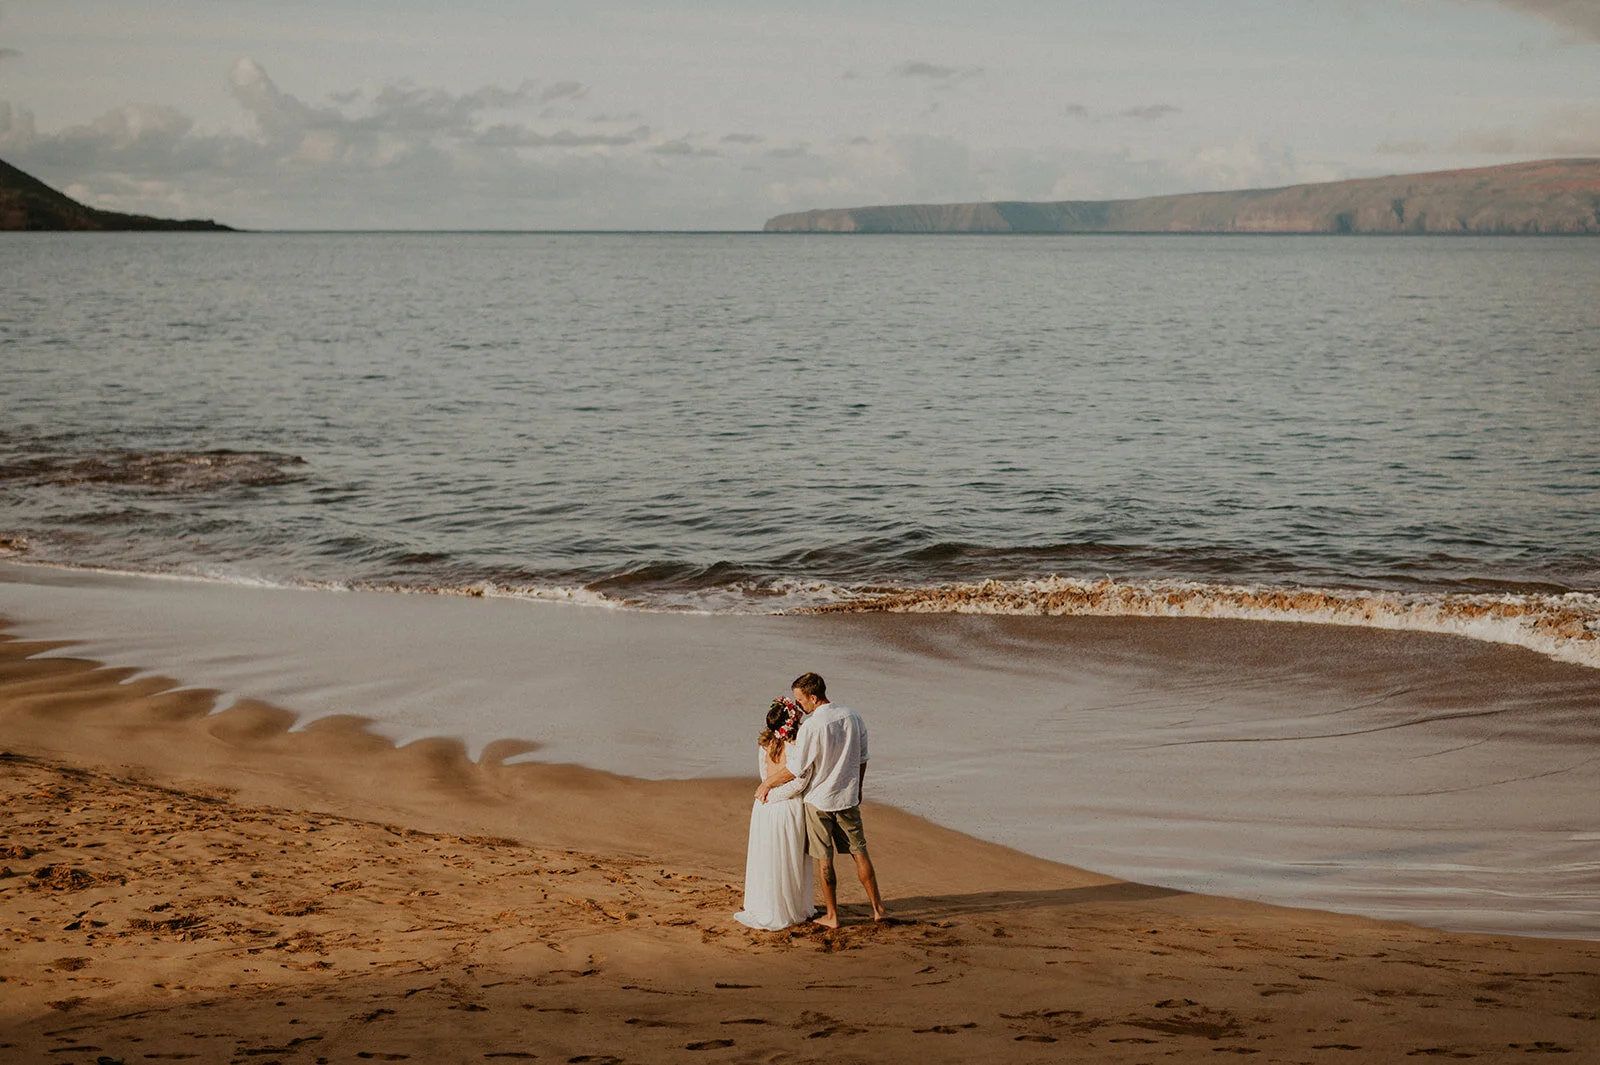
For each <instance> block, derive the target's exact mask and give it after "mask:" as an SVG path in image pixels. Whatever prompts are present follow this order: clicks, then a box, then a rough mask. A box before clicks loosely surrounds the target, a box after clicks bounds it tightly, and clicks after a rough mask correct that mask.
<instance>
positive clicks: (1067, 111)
mask: <svg viewBox="0 0 1600 1065" xmlns="http://www.w3.org/2000/svg"><path fill="white" fill-rule="evenodd" d="M1061 113H1062V114H1064V115H1066V116H1067V117H1068V118H1078V119H1083V120H1085V121H1089V122H1114V121H1116V120H1117V119H1119V118H1131V119H1136V120H1138V121H1140V122H1155V121H1158V120H1159V119H1163V118H1166V117H1167V116H1168V115H1177V114H1182V113H1183V108H1181V107H1177V106H1175V105H1173V104H1138V105H1136V106H1133V107H1124V108H1123V109H1122V110H1120V111H1107V112H1104V113H1102V114H1098V115H1097V114H1095V113H1094V112H1092V111H1090V110H1089V109H1088V108H1087V107H1085V106H1083V105H1082V104H1067V105H1066V107H1064V108H1062V109H1061Z"/></svg>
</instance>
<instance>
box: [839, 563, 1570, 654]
mask: <svg viewBox="0 0 1600 1065" xmlns="http://www.w3.org/2000/svg"><path fill="white" fill-rule="evenodd" d="M812 609H814V610H817V611H822V612H833V611H840V610H844V611H889V612H903V613H957V614H1033V615H1083V616H1099V617H1188V618H1232V619H1238V620H1245V621H1273V622H1297V623H1305V624H1320V625H1354V626H1360V627H1363V628H1373V629H1390V630H1405V631H1411V632H1433V633H1443V634H1447V635H1452V636H1463V637H1466V638H1468V639H1473V640H1480V641H1483V642H1486V643H1501V644H1513V645H1515V646H1519V647H1526V648H1528V649H1529V650H1532V651H1537V652H1539V653H1540V654H1544V655H1548V656H1549V657H1551V658H1553V659H1556V660H1557V661H1561V662H1572V663H1575V664H1577V665H1582V666H1588V667H1590V668H1600V595H1595V594H1591V593H1586V592H1569V593H1566V594H1561V595H1539V594H1513V593H1503V594H1474V593H1456V592H1418V593H1403V592H1385V591H1366V590H1357V589H1337V588H1310V587H1292V586H1291V587H1285V586H1274V585H1230V584H1211V583H1207V582H1201V581H1179V580H1157V581H1114V580H1109V579H1108V580H1100V581H1088V580H1081V579H1077V578H1072V577H1059V576H1053V577H1046V578H1041V579H1038V580H1018V581H998V580H990V581H979V582H974V583H970V584H947V585H940V586H937V587H928V588H908V589H905V590H902V591H896V592H889V593H883V594H879V595H875V596H870V597H865V598H861V599H857V600H855V601H852V602H847V603H840V604H837V605H831V606H820V607H814V608H812Z"/></svg>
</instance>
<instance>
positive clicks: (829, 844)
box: [756, 673, 888, 928]
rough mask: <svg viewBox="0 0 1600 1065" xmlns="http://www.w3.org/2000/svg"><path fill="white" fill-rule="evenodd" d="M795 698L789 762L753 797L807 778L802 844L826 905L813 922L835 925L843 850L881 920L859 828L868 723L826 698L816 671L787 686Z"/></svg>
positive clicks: (875, 916)
mask: <svg viewBox="0 0 1600 1065" xmlns="http://www.w3.org/2000/svg"><path fill="white" fill-rule="evenodd" d="M791 687H792V689H793V692H794V701H795V702H797V703H799V704H800V709H801V710H802V711H804V712H805V715H806V717H805V723H804V724H803V725H802V726H801V727H800V734H799V735H798V736H797V737H796V738H795V740H794V742H793V743H791V744H790V745H789V757H788V759H787V763H788V764H787V765H783V766H779V767H778V768H777V769H775V770H773V772H772V775H771V776H769V777H768V778H767V779H766V780H763V781H762V782H761V786H760V787H759V788H757V789H756V799H757V800H759V801H760V802H766V801H767V792H769V791H771V790H772V789H773V788H776V787H778V786H779V785H781V784H787V783H788V782H789V781H791V780H794V779H796V778H802V777H803V778H804V779H805V780H806V792H805V811H806V850H807V851H808V852H809V853H810V854H811V856H812V857H813V858H815V859H816V861H817V880H818V882H820V883H821V884H822V903H823V906H824V908H825V909H826V911H827V912H826V913H824V914H823V915H822V916H821V917H818V918H817V919H816V923H817V924H819V925H821V926H822V927H824V928H838V927H839V905H838V899H837V891H838V877H837V876H836V875H835V874H834V871H833V854H834V851H836V850H847V851H849V852H850V856H851V857H852V858H854V859H855V862H856V876H858V877H860V878H861V886H862V887H864V888H866V890H867V901H868V902H869V903H871V904H872V919H873V920H875V921H882V920H884V919H885V918H886V917H887V916H888V914H886V913H885V912H884V909H883V899H881V898H880V897H879V896H878V874H877V872H876V871H875V870H874V869H873V868H872V858H871V857H870V856H869V855H868V854H867V837H866V835H865V833H863V832H862V830H861V783H862V781H864V780H865V779H866V777H867V723H866V722H865V721H863V720H861V715H860V714H858V713H856V712H855V711H854V710H851V709H850V708H849V707H845V706H839V705H838V704H837V703H831V702H829V701H828V686H827V684H826V683H825V682H824V681H823V679H822V678H821V677H819V676H817V675H816V674H815V673H803V674H801V675H800V676H799V677H796V678H795V682H794V684H793V685H792V686H791Z"/></svg>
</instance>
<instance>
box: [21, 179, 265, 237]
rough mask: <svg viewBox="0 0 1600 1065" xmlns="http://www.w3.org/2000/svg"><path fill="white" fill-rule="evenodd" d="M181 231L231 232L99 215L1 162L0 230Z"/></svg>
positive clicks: (206, 223) (209, 224) (193, 222)
mask: <svg viewBox="0 0 1600 1065" xmlns="http://www.w3.org/2000/svg"><path fill="white" fill-rule="evenodd" d="M8 229H9V230H22V229H29V230H49V229H56V230H60V229H88V230H94V229H98V230H113V229H139V230H148V229H157V230H161V229H181V230H203V231H212V232H229V233H231V232H234V229H233V227H232V226H225V225H222V224H221V223H218V222H213V221H211V220H210V219H209V218H206V219H199V218H192V219H186V220H181V221H180V220H177V219H171V218H151V217H150V216H149V215H142V214H120V213H118V212H116V211H102V210H99V209H98V208H95V207H89V206H86V205H84V204H81V203H79V202H78V201H77V200H74V199H73V198H72V197H71V196H68V195H66V194H65V193H61V192H57V191H56V190H55V189H53V188H51V187H50V186H49V185H46V184H45V183H44V182H42V181H40V180H39V179H38V178H36V177H34V176H33V175H31V174H25V173H23V172H22V171H21V170H18V169H17V168H16V167H14V166H12V165H11V164H10V163H7V162H4V161H0V230H8Z"/></svg>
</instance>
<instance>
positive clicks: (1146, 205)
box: [765, 159, 1600, 235]
mask: <svg viewBox="0 0 1600 1065" xmlns="http://www.w3.org/2000/svg"><path fill="white" fill-rule="evenodd" d="M765 228H766V230H767V232H769V233H1397V234H1404V233H1453V234H1591V235H1600V159H1547V160H1541V161H1538V162H1531V163H1512V164H1510V165H1507V166H1491V167H1482V168H1479V169H1473V170H1444V171H1438V172H1435V173H1429V174H1403V175H1398V176H1395V177H1379V178H1360V179H1356V180H1351V181H1330V182H1325V183H1321V184H1316V185H1292V186H1288V187H1286V188H1276V189H1242V190H1239V191H1235V192H1194V193H1186V194H1183V195H1177V196H1150V197H1146V198H1143V199H1137V200H1060V201H1055V202H1049V203H1028V202H1021V201H1011V202H995V203H949V204H912V205H904V206H884V207H844V208H834V209H829V210H817V211H802V212H798V213H794V214H782V215H778V216H777V217H775V218H772V219H769V220H768V221H767V224H766V227H765Z"/></svg>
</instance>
